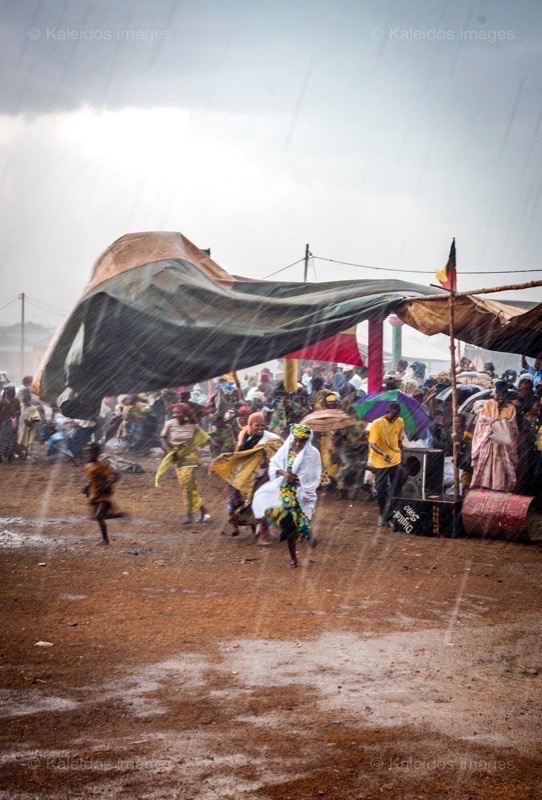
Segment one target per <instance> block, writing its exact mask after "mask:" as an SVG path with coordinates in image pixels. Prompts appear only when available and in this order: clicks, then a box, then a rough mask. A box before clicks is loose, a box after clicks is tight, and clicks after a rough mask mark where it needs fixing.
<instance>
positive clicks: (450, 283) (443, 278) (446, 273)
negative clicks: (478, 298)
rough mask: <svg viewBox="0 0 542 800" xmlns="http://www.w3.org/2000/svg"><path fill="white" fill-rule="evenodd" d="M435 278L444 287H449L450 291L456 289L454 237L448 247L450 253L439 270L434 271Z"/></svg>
mask: <svg viewBox="0 0 542 800" xmlns="http://www.w3.org/2000/svg"><path fill="white" fill-rule="evenodd" d="M435 278H436V279H437V281H438V282H439V283H440V285H441V286H442V287H443V288H444V289H449V290H450V291H451V292H456V291H457V269H456V262H455V238H454V239H452V246H451V247H450V255H449V256H448V261H447V262H446V264H445V265H444V266H443V268H442V269H441V270H439V272H435Z"/></svg>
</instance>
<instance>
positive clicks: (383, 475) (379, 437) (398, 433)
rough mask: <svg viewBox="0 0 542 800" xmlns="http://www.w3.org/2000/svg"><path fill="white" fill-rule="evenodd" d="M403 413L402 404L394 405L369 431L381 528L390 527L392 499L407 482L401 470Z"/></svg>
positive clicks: (370, 460) (392, 404) (370, 463)
mask: <svg viewBox="0 0 542 800" xmlns="http://www.w3.org/2000/svg"><path fill="white" fill-rule="evenodd" d="M400 413H401V406H400V405H399V403H390V404H389V406H388V408H387V411H386V413H385V414H384V416H383V417H378V419H375V420H374V422H372V423H371V430H370V431H369V466H370V467H371V468H372V469H373V471H374V473H375V489H376V496H377V501H378V510H379V517H378V527H380V528H381V527H383V526H384V525H387V524H388V522H389V520H390V510H391V499H392V497H393V496H394V495H397V494H398V493H399V491H400V490H401V488H402V485H403V483H404V479H405V475H404V471H403V469H402V467H401V458H402V450H401V439H402V437H403V431H404V429H405V426H404V422H403V420H402V419H401V417H400V416H399V414H400Z"/></svg>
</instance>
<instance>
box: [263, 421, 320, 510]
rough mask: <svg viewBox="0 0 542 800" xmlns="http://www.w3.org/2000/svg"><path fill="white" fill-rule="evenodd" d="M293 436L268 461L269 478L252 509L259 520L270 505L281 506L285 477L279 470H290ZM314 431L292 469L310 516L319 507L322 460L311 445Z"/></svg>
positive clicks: (303, 503)
mask: <svg viewBox="0 0 542 800" xmlns="http://www.w3.org/2000/svg"><path fill="white" fill-rule="evenodd" d="M293 440H294V435H293V434H292V433H291V434H290V435H289V436H288V438H287V439H286V441H285V442H284V444H283V445H282V447H281V448H280V450H278V451H277V452H276V453H275V455H274V456H273V458H272V459H271V461H270V462H269V481H268V482H267V483H264V485H263V486H260V488H259V489H258V491H257V492H256V494H255V495H254V499H253V501H252V511H253V513H254V516H255V517H256V519H261V518H262V517H263V516H264V514H265V512H266V511H267V509H268V508H280V505H281V501H280V487H281V484H282V482H283V480H284V478H283V477H282V475H278V476H277V471H278V470H279V469H280V470H284V471H287V470H288V453H289V452H290V449H291V447H292V442H293ZM311 441H312V433H311V435H310V437H309V438H308V439H307V441H306V442H305V446H304V447H303V449H302V450H300V451H299V453H298V454H297V456H296V459H295V461H294V464H293V467H292V469H291V472H293V473H294V474H295V475H297V476H298V477H299V485H298V486H297V488H296V495H297V502H298V503H299V505H300V507H301V510H302V511H303V513H305V514H306V515H307V517H308V518H309V519H310V518H311V517H312V514H313V512H314V507H315V506H316V490H317V488H318V486H319V485H320V478H321V477H322V461H321V459H320V453H319V452H318V450H317V449H316V447H313V445H312V444H311Z"/></svg>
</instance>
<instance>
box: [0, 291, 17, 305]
mask: <svg viewBox="0 0 542 800" xmlns="http://www.w3.org/2000/svg"><path fill="white" fill-rule="evenodd" d="M18 297H20V295H18V294H11V295H10V296H9V297H0V303H1V302H2V301H3V300H16V299H17V298H18ZM4 308H5V306H4Z"/></svg>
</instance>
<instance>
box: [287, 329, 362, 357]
mask: <svg viewBox="0 0 542 800" xmlns="http://www.w3.org/2000/svg"><path fill="white" fill-rule="evenodd" d="M284 358H301V359H304V360H307V361H311V360H314V361H329V362H333V363H342V364H351V365H352V366H353V367H364V366H365V364H364V361H363V358H362V355H361V353H360V352H359V347H358V342H357V339H356V328H355V327H353V328H349V329H348V330H347V331H343V332H342V333H337V334H335V336H329V337H328V338H327V339H322V341H320V342H316V344H310V345H309V346H308V347H303V348H301V350H295V351H294V352H293V353H288V354H287V355H285V356H284Z"/></svg>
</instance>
